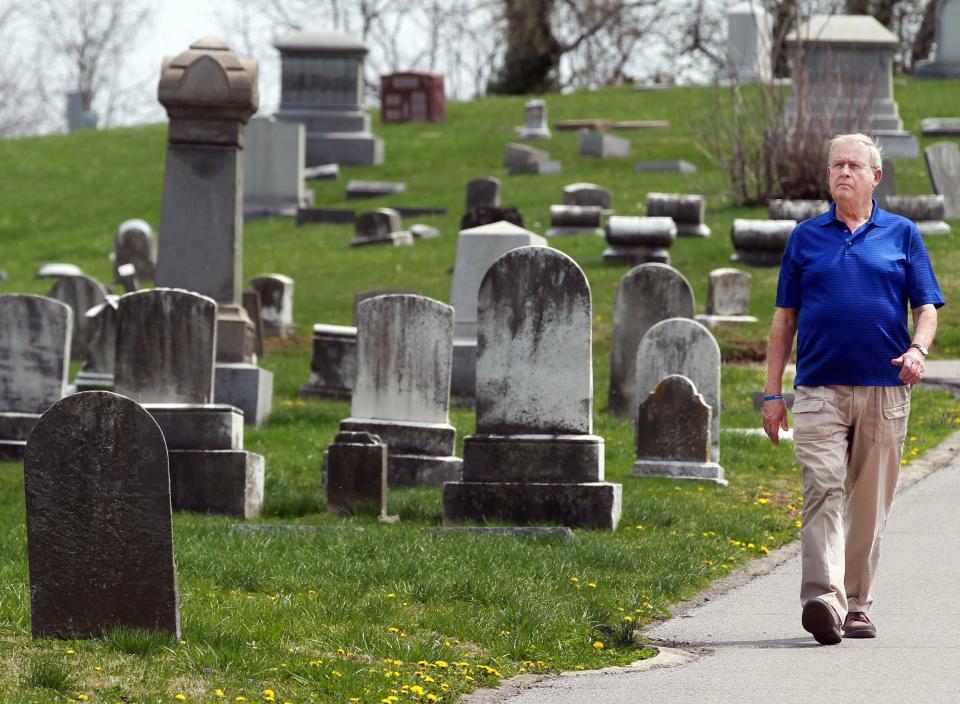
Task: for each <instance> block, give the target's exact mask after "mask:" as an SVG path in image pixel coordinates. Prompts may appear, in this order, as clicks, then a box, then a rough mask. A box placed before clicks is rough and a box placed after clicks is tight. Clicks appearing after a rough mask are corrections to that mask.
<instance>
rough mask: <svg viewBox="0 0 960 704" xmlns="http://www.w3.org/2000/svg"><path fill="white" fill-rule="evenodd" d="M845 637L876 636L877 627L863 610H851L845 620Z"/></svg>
mask: <svg viewBox="0 0 960 704" xmlns="http://www.w3.org/2000/svg"><path fill="white" fill-rule="evenodd" d="M843 637H844V638H876V637H877V627H876V626H874V625H873V622H872V621H871V620H870V619H869V618H867V615H866V614H865V613H864V612H862V611H851V612H850V613H848V614H847V618H846V619H845V620H844V622H843Z"/></svg>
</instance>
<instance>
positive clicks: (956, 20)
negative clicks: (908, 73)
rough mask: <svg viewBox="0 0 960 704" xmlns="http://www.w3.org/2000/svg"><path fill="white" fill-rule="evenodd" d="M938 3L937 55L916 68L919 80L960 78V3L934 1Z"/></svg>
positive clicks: (935, 30) (935, 31)
mask: <svg viewBox="0 0 960 704" xmlns="http://www.w3.org/2000/svg"><path fill="white" fill-rule="evenodd" d="M932 1H933V2H938V3H939V5H938V7H937V18H936V26H935V29H934V39H935V42H934V46H936V53H935V56H934V58H933V60H931V61H920V62H918V63H917V66H916V76H917V78H958V77H960V2H958V1H957V0H932Z"/></svg>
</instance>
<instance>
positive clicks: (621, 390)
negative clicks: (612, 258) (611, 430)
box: [607, 263, 694, 419]
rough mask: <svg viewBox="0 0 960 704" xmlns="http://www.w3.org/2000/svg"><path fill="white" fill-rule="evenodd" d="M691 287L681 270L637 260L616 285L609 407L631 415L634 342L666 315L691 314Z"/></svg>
mask: <svg viewBox="0 0 960 704" xmlns="http://www.w3.org/2000/svg"><path fill="white" fill-rule="evenodd" d="M693 310H694V307H693V289H692V288H691V287H690V282H688V281H687V280H686V278H684V276H683V274H681V273H680V272H679V271H677V270H676V269H674V268H673V267H672V266H669V265H667V264H654V263H651V264H641V265H640V266H637V267H634V268H633V269H631V270H630V271H628V272H627V273H626V274H625V275H624V276H623V278H622V279H620V285H619V286H618V287H617V296H616V298H615V299H614V303H613V335H612V338H611V341H610V389H609V392H608V396H607V401H608V405H609V408H610V411H611V412H612V413H614V414H615V415H617V416H619V417H620V418H624V419H633V416H634V413H635V412H636V408H637V397H636V385H637V384H636V374H637V346H638V345H639V344H640V340H641V339H643V336H644V334H645V333H646V332H647V330H649V329H650V328H651V327H652V326H653V325H654V324H656V323H659V322H660V321H661V320H666V319H667V318H692V317H693Z"/></svg>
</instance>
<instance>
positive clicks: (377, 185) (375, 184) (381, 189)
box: [346, 179, 407, 200]
mask: <svg viewBox="0 0 960 704" xmlns="http://www.w3.org/2000/svg"><path fill="white" fill-rule="evenodd" d="M406 190H407V184H405V183H401V182H399V181H358V180H356V179H354V180H352V181H348V182H347V189H346V193H347V200H355V199H357V198H379V197H380V196H389V195H393V194H394V193H403V192H404V191H406Z"/></svg>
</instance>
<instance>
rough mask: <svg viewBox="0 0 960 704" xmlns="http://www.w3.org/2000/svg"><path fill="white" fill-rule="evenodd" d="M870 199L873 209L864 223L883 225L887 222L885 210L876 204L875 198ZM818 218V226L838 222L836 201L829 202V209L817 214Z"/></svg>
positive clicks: (874, 225) (875, 225)
mask: <svg viewBox="0 0 960 704" xmlns="http://www.w3.org/2000/svg"><path fill="white" fill-rule="evenodd" d="M870 200H871V202H872V203H873V209H872V210H871V211H870V217H869V218H867V222H866V223H864V224H865V225H866V224H867V223H869V224H870V225H871V226H872V227H884V226H885V225H886V224H887V218H888V214H887V212H886V211H885V210H883V209H881V208H880V206H879V205H877V199H876V198H871V199H870ZM818 219H819V222H818V223H817V224H819V225H820V227H826V226H827V225H832V224H833V223H835V222H840V220H839V219H838V218H837V204H836V202H832V203H830V210H828V211H827V212H826V213H824V214H823V215H819V216H818Z"/></svg>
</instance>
